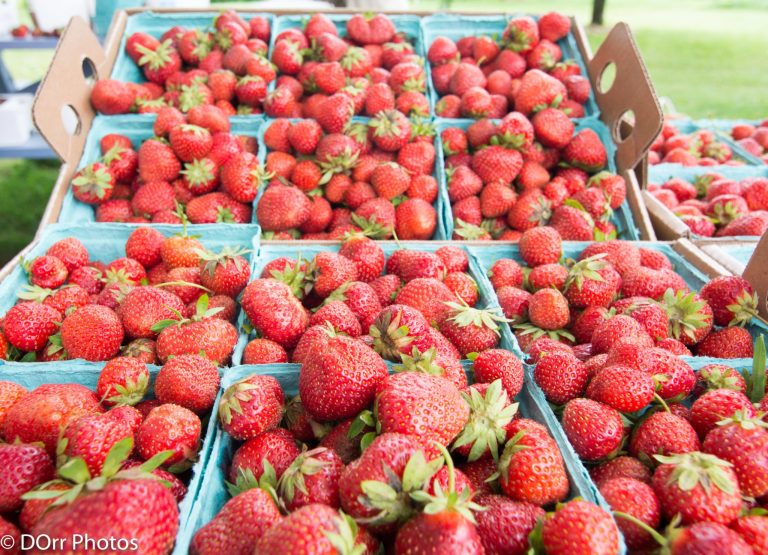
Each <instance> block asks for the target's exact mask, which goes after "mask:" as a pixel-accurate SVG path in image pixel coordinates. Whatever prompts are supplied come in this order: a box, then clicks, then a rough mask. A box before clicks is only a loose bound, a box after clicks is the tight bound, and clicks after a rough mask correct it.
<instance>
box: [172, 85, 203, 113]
mask: <svg viewBox="0 0 768 555" xmlns="http://www.w3.org/2000/svg"><path fill="white" fill-rule="evenodd" d="M203 104H206V95H205V93H204V92H203V90H202V89H201V88H200V87H199V86H197V85H182V86H181V92H180V93H179V109H180V110H181V111H182V112H188V111H189V110H191V109H192V108H194V107H195V106H202V105H203Z"/></svg>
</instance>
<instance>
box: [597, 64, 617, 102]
mask: <svg viewBox="0 0 768 555" xmlns="http://www.w3.org/2000/svg"><path fill="white" fill-rule="evenodd" d="M615 81H616V64H615V63H613V62H608V63H607V64H606V65H605V67H604V68H603V70H602V71H601V72H600V76H599V77H598V78H597V90H598V92H600V94H607V93H608V91H610V90H611V87H613V83H614V82H615Z"/></svg>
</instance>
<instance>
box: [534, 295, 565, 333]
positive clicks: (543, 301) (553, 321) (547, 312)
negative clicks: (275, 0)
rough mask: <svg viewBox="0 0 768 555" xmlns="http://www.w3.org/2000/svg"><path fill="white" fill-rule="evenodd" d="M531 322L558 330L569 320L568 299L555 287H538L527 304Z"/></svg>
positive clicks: (548, 328)
mask: <svg viewBox="0 0 768 555" xmlns="http://www.w3.org/2000/svg"><path fill="white" fill-rule="evenodd" d="M528 317H529V318H530V321H531V324H533V325H534V326H536V327H538V328H541V329H544V330H558V329H560V328H563V327H565V326H566V325H567V324H568V321H569V320H570V312H569V310H568V301H567V300H566V299H565V297H564V296H563V294H562V293H560V291H557V290H556V289H540V290H538V291H536V293H534V294H533V296H532V297H531V299H530V301H529V304H528Z"/></svg>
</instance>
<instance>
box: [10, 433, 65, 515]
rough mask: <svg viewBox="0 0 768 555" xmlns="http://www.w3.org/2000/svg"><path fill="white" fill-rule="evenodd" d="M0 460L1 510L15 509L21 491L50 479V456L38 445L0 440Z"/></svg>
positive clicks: (51, 469)
mask: <svg viewBox="0 0 768 555" xmlns="http://www.w3.org/2000/svg"><path fill="white" fill-rule="evenodd" d="M0 463H2V465H3V468H4V469H5V471H4V474H5V476H4V479H3V482H2V485H0V510H2V512H3V513H10V512H13V511H17V510H19V509H20V508H21V507H22V505H23V504H24V501H23V500H22V499H21V496H22V495H23V494H25V493H27V492H28V491H30V490H32V489H33V488H35V487H36V486H39V485H40V484H43V483H45V482H47V481H48V480H51V479H53V475H54V466H53V462H52V460H51V457H50V456H49V455H48V453H46V451H45V449H44V448H42V447H40V446H38V445H32V444H25V443H3V444H0Z"/></svg>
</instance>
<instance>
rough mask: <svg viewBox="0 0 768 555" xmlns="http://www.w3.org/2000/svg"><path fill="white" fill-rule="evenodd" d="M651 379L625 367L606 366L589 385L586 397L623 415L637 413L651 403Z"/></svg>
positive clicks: (652, 392) (648, 375)
mask: <svg viewBox="0 0 768 555" xmlns="http://www.w3.org/2000/svg"><path fill="white" fill-rule="evenodd" d="M653 394H654V384H653V378H652V377H651V375H650V374H646V373H644V372H639V371H637V370H634V369H632V368H627V367H625V366H618V365H616V366H606V367H605V368H603V369H602V370H600V371H599V372H598V373H597V375H596V376H595V377H594V378H593V379H592V381H591V382H590V383H589V387H588V388H587V393H586V395H587V397H589V398H590V399H592V400H595V401H598V402H600V403H604V404H606V405H608V406H609V407H611V408H613V409H615V410H617V411H619V412H624V413H632V412H635V411H639V410H641V409H643V408H645V407H646V406H648V404H649V403H650V402H651V400H652V399H653Z"/></svg>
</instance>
